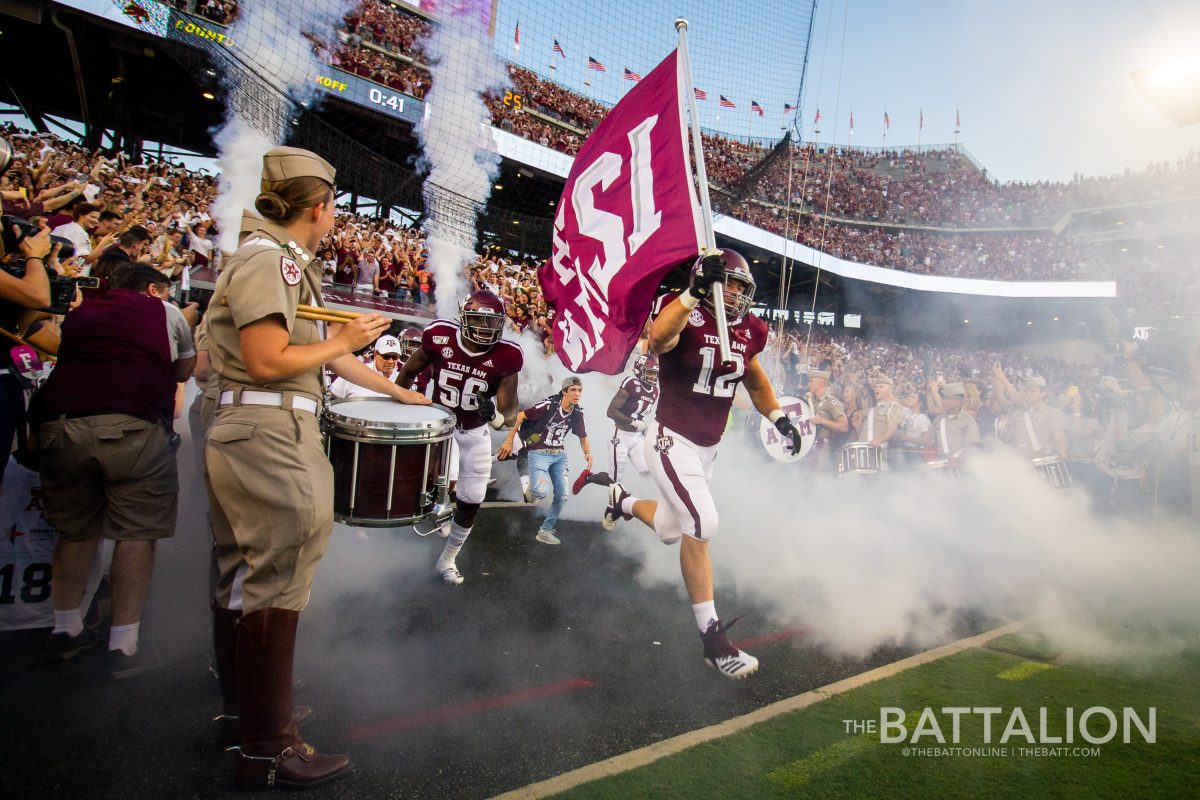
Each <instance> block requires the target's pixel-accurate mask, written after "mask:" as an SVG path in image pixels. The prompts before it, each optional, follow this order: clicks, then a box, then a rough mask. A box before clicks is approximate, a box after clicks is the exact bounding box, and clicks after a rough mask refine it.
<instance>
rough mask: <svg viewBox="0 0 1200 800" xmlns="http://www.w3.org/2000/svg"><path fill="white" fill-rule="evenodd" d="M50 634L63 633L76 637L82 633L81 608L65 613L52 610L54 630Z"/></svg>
mask: <svg viewBox="0 0 1200 800" xmlns="http://www.w3.org/2000/svg"><path fill="white" fill-rule="evenodd" d="M51 633H65V634H66V635H67V636H78V635H79V634H81V633H83V608H72V609H68V610H67V611H59V610H58V609H54V630H52V631H51Z"/></svg>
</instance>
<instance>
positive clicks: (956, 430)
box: [924, 383, 979, 467]
mask: <svg viewBox="0 0 1200 800" xmlns="http://www.w3.org/2000/svg"><path fill="white" fill-rule="evenodd" d="M941 397H942V408H943V409H945V410H944V411H943V413H941V414H939V415H938V416H937V417H936V418H935V419H934V421H933V425H932V426H931V427H930V428H929V430H927V431H926V432H925V434H924V444H925V445H927V446H928V445H932V446H933V447H935V448H936V449H937V452H938V458H940V459H946V460H948V461H949V462H950V466H952V467H956V466H958V465H959V464H960V463H961V462H962V460H963V458H965V457H966V455H967V452H968V448H970V447H974V446H977V445H978V444H979V423H977V422H976V421H975V418H974V417H972V416H971V415H970V414H968V413H967V412H966V411H963V403H964V402H966V399H967V390H966V387H964V386H963V385H962V384H961V383H947V384H946V385H945V386H943V387H942V391H941Z"/></svg>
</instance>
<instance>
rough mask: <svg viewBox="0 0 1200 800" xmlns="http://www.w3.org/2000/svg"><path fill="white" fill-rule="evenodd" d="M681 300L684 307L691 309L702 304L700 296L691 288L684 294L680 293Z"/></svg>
mask: <svg viewBox="0 0 1200 800" xmlns="http://www.w3.org/2000/svg"><path fill="white" fill-rule="evenodd" d="M679 302H680V303H682V304H683V307H684V308H686V309H687V310H688V311H691V310H692V309H694V308H695V307H696V306H698V305H700V298H699V297H696V296H695V295H694V294H692V292H691V290H686V291H684V293H683V294H681V295H679Z"/></svg>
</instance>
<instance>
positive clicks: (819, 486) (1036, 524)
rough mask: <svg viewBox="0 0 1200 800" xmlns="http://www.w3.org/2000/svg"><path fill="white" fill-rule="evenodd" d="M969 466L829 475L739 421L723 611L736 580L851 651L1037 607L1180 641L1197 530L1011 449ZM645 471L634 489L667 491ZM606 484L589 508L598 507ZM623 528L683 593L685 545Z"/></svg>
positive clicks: (728, 503)
mask: <svg viewBox="0 0 1200 800" xmlns="http://www.w3.org/2000/svg"><path fill="white" fill-rule="evenodd" d="M590 421H591V420H589V422H590ZM802 463H803V462H802ZM973 473H974V474H973V476H972V477H968V478H964V479H962V480H960V481H949V480H942V479H939V478H936V477H934V476H932V475H929V474H924V473H923V472H918V473H915V474H909V475H901V474H893V475H889V476H887V477H885V478H861V477H847V478H842V479H837V478H833V477H829V478H820V479H818V478H814V477H813V476H812V475H811V473H810V472H808V471H807V470H805V469H803V468H802V467H800V466H799V465H785V464H778V463H775V462H769V461H765V460H764V458H763V453H762V451H761V449H759V448H758V446H757V445H755V444H752V443H750V441H749V440H748V439H747V438H746V437H743V436H737V435H735V434H733V433H729V434H727V435H726V437H725V440H724V441H723V442H722V444H721V447H720V455H719V458H718V461H717V465H716V476H715V479H714V482H713V484H712V488H713V495H714V497H715V499H716V503H717V508H718V511H719V512H720V514H721V522H720V530H719V532H718V534H717V536H716V538H715V539H714V540H713V542H712V544H711V546H710V549H711V556H712V561H713V565H714V570H715V573H716V598H717V607H718V610H719V611H720V613H722V615H724V616H728V617H732V616H736V615H738V614H740V613H742V611H743V610H744V609H739V608H737V607H735V606H734V600H733V599H732V596H733V595H734V592H735V591H736V594H737V596H738V597H739V598H741V602H742V603H745V604H747V605H750V604H752V605H753V606H754V607H756V608H766V609H768V610H769V611H768V616H769V617H770V619H769V620H761V619H760V620H758V621H757V622H756V623H753V624H754V625H755V628H756V629H759V630H770V628H771V627H772V626H773V625H774V626H779V627H782V628H803V629H805V630H807V631H808V632H809V635H810V636H811V637H812V639H813V640H814V641H816V642H819V643H821V644H823V645H825V646H827V647H829V648H831V649H832V650H834V651H836V652H841V653H845V654H848V655H852V656H863V655H866V654H867V653H869V652H871V651H872V650H873V649H875V648H877V647H880V646H885V645H892V644H906V645H915V646H925V645H933V644H937V643H940V642H944V641H946V640H947V639H948V638H954V636H953V630H954V625H955V624H956V622H957V621H958V619H959V614H960V612H963V611H971V612H976V613H980V614H983V615H985V616H987V617H989V618H991V619H996V620H1014V619H1020V618H1026V617H1028V618H1030V619H1032V620H1033V621H1034V622H1035V623H1036V624H1037V626H1038V628H1039V629H1040V630H1041V632H1042V633H1044V634H1046V635H1047V636H1048V637H1050V639H1051V640H1052V641H1053V642H1054V643H1055V644H1057V645H1059V646H1060V647H1063V648H1065V649H1068V650H1070V651H1071V652H1072V653H1074V654H1076V655H1081V656H1092V657H1101V658H1121V657H1123V656H1124V655H1126V654H1130V653H1133V652H1137V653H1139V654H1141V655H1142V656H1144V655H1145V654H1146V653H1148V652H1157V653H1161V652H1171V651H1176V650H1179V649H1181V648H1182V647H1183V646H1184V644H1185V642H1186V640H1187V634H1185V633H1181V631H1182V630H1185V629H1187V626H1189V625H1190V626H1194V624H1195V619H1196V609H1197V608H1200V582H1198V581H1197V580H1196V578H1195V576H1196V575H1197V574H1198V572H1200V540H1198V539H1197V538H1196V536H1195V532H1194V530H1190V529H1189V528H1188V525H1187V523H1186V522H1183V521H1175V522H1174V523H1171V522H1168V521H1164V520H1160V521H1159V523H1158V524H1156V525H1155V526H1153V527H1152V526H1151V525H1149V522H1148V520H1141V519H1136V520H1135V519H1117V518H1112V517H1099V516H1097V515H1096V514H1095V513H1094V512H1093V510H1092V509H1091V508H1090V507H1089V504H1088V501H1087V499H1086V496H1085V495H1084V494H1083V493H1082V491H1081V490H1079V491H1072V492H1061V491H1055V490H1052V489H1050V488H1049V486H1048V485H1047V484H1046V483H1045V481H1044V480H1043V479H1042V477H1041V476H1040V475H1039V474H1038V473H1036V472H1035V471H1034V469H1033V468H1032V467H1031V465H1030V464H1029V462H1028V461H1022V460H1021V459H1019V458H1016V457H1015V456H1013V455H1011V454H1008V453H997V454H988V455H981V456H979V457H978V458H976V459H975V463H974V468H973ZM641 485H642V486H643V488H644V491H642V492H636V491H635V492H634V494H635V495H640V496H643V497H646V498H648V499H656V498H657V491H656V490H655V489H654V488H653V485H652V484H648V483H647V482H643V483H642V484H641ZM599 494H600V493H598V492H597V493H594V495H593V496H592V497H591V500H590V501H589V503H588V507H587V509H586V510H587V511H589V512H594V516H593V517H592V518H594V519H598V515H599V507H600V506H602V505H603V499H602V498H600V497H599V496H598V495H599ZM568 508H569V510H570V511H571V512H576V513H577V512H580V511H584V510H585V509H584V508H583V507H582V506H580V505H578V504H577V505H576V507H575V508H571V507H570V505H569V506H568ZM619 530H620V531H621V540H620V541H621V546H622V548H623V549H627V550H630V551H632V552H634V553H637V554H638V556H639V557H640V558H641V559H642V563H643V568H642V573H641V579H642V580H643V581H644V582H646V583H648V584H659V583H664V582H665V583H668V584H675V585H677V586H678V587H679V591H680V598H681V600H680V602H681V603H686V602H687V600H686V598H685V596H684V594H683V588H682V579H681V578H680V575H679V560H678V558H679V556H678V547H677V546H673V547H665V546H663V545H662V544H661V543H660V542H659V541H658V540H657V538H656V537H655V535H654V533H652V532H651V531H650V530H649V529H648V528H646V527H645V526H643V525H642V524H641V523H638V522H636V521H635V522H626V523H622V525H621V526H620V528H619ZM756 613H757V612H756ZM743 624H744V625H745V623H743ZM1192 630H1193V632H1192V634H1191V636H1192V637H1193V638H1194V628H1192Z"/></svg>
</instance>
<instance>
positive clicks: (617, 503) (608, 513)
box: [600, 483, 633, 531]
mask: <svg viewBox="0 0 1200 800" xmlns="http://www.w3.org/2000/svg"><path fill="white" fill-rule="evenodd" d="M626 497H629V492H627V491H625V487H624V486H622V485H621V484H619V483H614V484H612V485H611V486H609V487H608V507H607V508H605V509H604V519H603V520H601V522H600V524H601V525H603V526H604V530H606V531H611V530H612V529H613V528H615V527H617V520H619V519H624V520H630V519H633V517H631V516H629V515H628V514H626V513H625V512H624V511H622V510H621V503H622V502H623V501H624V500H625V498H626Z"/></svg>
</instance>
